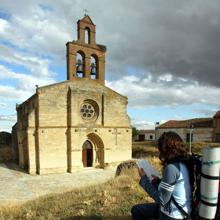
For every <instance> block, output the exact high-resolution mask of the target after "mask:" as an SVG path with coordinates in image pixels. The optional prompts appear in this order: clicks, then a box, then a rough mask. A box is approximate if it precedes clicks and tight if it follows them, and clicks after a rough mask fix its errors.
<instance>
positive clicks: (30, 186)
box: [0, 164, 115, 206]
mask: <svg viewBox="0 0 220 220" xmlns="http://www.w3.org/2000/svg"><path fill="white" fill-rule="evenodd" d="M114 175H115V169H114V168H108V169H104V170H103V169H95V168H86V169H84V170H82V171H75V172H73V173H71V174H70V173H64V174H48V175H37V176H31V175H29V174H27V173H24V172H22V171H21V170H20V169H19V168H18V167H17V166H16V165H15V164H7V165H6V164H0V206H3V205H14V204H17V203H19V204H21V203H22V202H26V201H28V200H32V199H35V198H37V197H39V196H42V195H46V194H49V193H54V192H56V193H59V192H65V191H69V190H71V189H74V188H80V187H84V186H88V185H94V184H98V183H103V182H106V181H107V180H109V179H111V178H113V177H114Z"/></svg>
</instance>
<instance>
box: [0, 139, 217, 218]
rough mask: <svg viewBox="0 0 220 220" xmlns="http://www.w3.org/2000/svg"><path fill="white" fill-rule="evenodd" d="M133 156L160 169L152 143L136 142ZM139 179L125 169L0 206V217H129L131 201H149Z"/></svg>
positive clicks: (195, 148)
mask: <svg viewBox="0 0 220 220" xmlns="http://www.w3.org/2000/svg"><path fill="white" fill-rule="evenodd" d="M205 144H206V145H207V143H194V144H193V151H194V152H195V151H196V152H200V151H201V148H202V147H203V146H204V145H205ZM209 145H210V144H209ZM214 145H215V144H214ZM215 146H216V145H215ZM133 155H134V156H135V157H136V158H140V157H148V160H149V161H150V162H151V163H152V165H153V166H154V167H155V168H156V169H157V170H158V171H160V170H161V166H160V163H159V159H158V157H157V155H158V153H157V148H156V145H155V143H154V142H135V143H134V145H133ZM138 182H139V176H138V173H137V170H136V169H130V170H125V171H124V172H123V173H122V175H121V176H119V177H117V178H114V179H112V180H110V181H108V182H106V183H105V184H100V185H96V186H93V187H91V186H90V187H87V188H82V189H80V190H73V191H70V192H67V193H62V194H54V195H48V196H44V197H41V198H39V199H36V200H34V201H30V202H27V203H26V204H23V205H21V206H19V207H7V208H2V209H0V220H12V219H13V220H14V219H22V220H26V219H27V220H45V219H47V220H55V219H56V220H57V219H64V220H70V219H84V220H85V219H130V210H131V207H132V206H133V205H134V204H137V203H142V202H148V201H151V198H149V196H148V195H147V194H146V193H145V192H144V190H143V189H142V188H141V187H140V186H139V184H138ZM115 216H117V217H115ZM119 216H122V218H119ZM107 217H109V218H107Z"/></svg>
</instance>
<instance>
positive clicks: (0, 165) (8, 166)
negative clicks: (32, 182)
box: [0, 162, 28, 173]
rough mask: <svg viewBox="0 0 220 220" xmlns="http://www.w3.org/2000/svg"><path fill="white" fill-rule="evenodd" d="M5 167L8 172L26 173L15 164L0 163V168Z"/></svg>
mask: <svg viewBox="0 0 220 220" xmlns="http://www.w3.org/2000/svg"><path fill="white" fill-rule="evenodd" d="M5 166H6V167H7V168H8V169H10V170H15V171H19V172H22V173H28V172H27V171H26V170H24V169H22V168H21V167H19V166H18V165H17V164H16V163H11V162H10V163H9V162H5V163H0V167H5Z"/></svg>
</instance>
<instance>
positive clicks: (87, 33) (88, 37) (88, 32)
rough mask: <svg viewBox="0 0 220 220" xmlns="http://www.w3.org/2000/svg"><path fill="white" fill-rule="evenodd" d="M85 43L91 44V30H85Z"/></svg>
mask: <svg viewBox="0 0 220 220" xmlns="http://www.w3.org/2000/svg"><path fill="white" fill-rule="evenodd" d="M85 43H86V44H90V30H89V28H85Z"/></svg>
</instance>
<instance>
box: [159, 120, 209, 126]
mask: <svg viewBox="0 0 220 220" xmlns="http://www.w3.org/2000/svg"><path fill="white" fill-rule="evenodd" d="M191 125H193V127H194V128H212V127H213V120H212V118H194V119H189V120H181V121H177V120H170V121H167V122H165V123H164V124H162V125H160V126H158V128H190V126H191Z"/></svg>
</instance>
